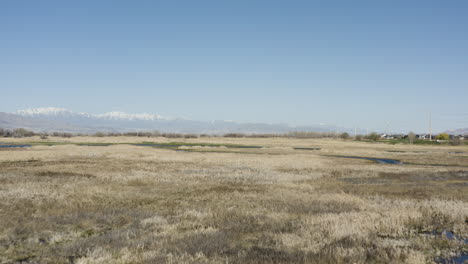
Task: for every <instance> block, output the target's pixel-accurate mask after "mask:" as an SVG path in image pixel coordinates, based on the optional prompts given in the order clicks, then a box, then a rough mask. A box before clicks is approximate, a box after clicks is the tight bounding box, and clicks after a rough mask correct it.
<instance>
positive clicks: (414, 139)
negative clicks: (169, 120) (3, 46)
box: [0, 128, 466, 145]
mask: <svg viewBox="0 0 468 264" xmlns="http://www.w3.org/2000/svg"><path fill="white" fill-rule="evenodd" d="M32 136H39V137H40V138H41V139H47V138H48V137H49V136H53V137H63V138H70V137H74V136H94V137H121V136H126V137H165V138H201V137H226V138H275V137H277V138H297V139H313V138H335V139H342V140H356V141H363V140H364V141H381V140H386V138H385V137H384V136H385V135H380V134H378V133H375V132H372V133H370V134H367V135H355V136H351V135H350V134H348V133H346V132H344V133H340V134H338V133H334V132H311V131H292V132H288V133H277V134H275V133H251V134H247V133H226V134H223V135H219V134H218V135H216V134H193V133H161V132H159V131H136V132H124V133H119V132H96V133H93V134H86V133H70V132H33V131H30V130H27V129H24V128H16V129H4V128H0V137H15V138H22V137H32ZM391 138H392V139H393V140H398V142H401V143H403V142H407V143H410V144H414V143H418V142H421V139H418V136H417V135H416V134H415V133H413V132H409V133H408V134H407V135H403V134H400V135H392V136H391ZM434 138H435V139H436V140H439V141H448V140H449V139H451V140H450V143H451V144H452V145H461V144H463V140H464V138H463V137H460V136H449V135H448V134H446V133H441V134H438V135H436V136H435V137H434ZM465 139H466V137H465Z"/></svg>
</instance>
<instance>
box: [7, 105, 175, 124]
mask: <svg viewBox="0 0 468 264" xmlns="http://www.w3.org/2000/svg"><path fill="white" fill-rule="evenodd" d="M16 114H18V115H21V116H28V117H34V116H43V117H70V116H75V117H86V118H94V119H105V120H129V121H133V120H139V121H155V120H166V119H167V118H164V117H162V116H160V115H156V114H148V113H140V114H129V113H124V112H118V111H115V112H108V113H104V114H88V113H76V112H72V111H70V110H68V109H65V108H59V107H39V108H28V109H23V110H18V111H17V112H16Z"/></svg>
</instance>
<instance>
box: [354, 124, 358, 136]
mask: <svg viewBox="0 0 468 264" xmlns="http://www.w3.org/2000/svg"><path fill="white" fill-rule="evenodd" d="M356 136H357V127H356V126H354V138H356Z"/></svg>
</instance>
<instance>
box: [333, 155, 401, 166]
mask: <svg viewBox="0 0 468 264" xmlns="http://www.w3.org/2000/svg"><path fill="white" fill-rule="evenodd" d="M328 157H336V158H347V159H364V160H370V161H374V162H377V163H382V164H396V165H402V164H403V162H401V161H399V160H394V159H380V158H369V157H357V156H336V155H334V156H328Z"/></svg>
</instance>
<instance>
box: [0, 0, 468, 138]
mask: <svg viewBox="0 0 468 264" xmlns="http://www.w3.org/2000/svg"><path fill="white" fill-rule="evenodd" d="M0 34H1V35H0V36H1V37H0V38H1V41H0V96H1V99H0V111H4V112H12V111H16V110H18V109H22V108H27V107H40V106H56V107H64V108H68V109H70V110H73V111H85V112H90V113H102V112H107V111H114V110H119V111H125V112H131V113H135V112H151V113H156V114H161V115H166V116H184V117H188V118H191V119H196V120H236V121H254V122H274V123H290V124H296V125H307V124H314V123H328V124H336V125H340V126H345V127H354V126H358V127H361V128H369V129H371V130H380V131H382V130H384V129H385V128H386V125H387V122H389V123H390V127H391V130H395V131H397V130H398V131H408V130H414V131H425V130H426V127H427V116H428V112H432V115H433V119H434V120H433V123H434V128H435V130H444V129H449V128H460V127H468V1H462V0H460V1H440V0H438V1H435V0H434V1H431V0H424V1H407V0H404V1H375V0H369V1H360V0H356V1H344V0H343V1H320V2H319V1H275V0H265V1H255V0H245V1H244V0H235V1H219V0H213V1H204V0H200V1H198V0H197V1H191V0H187V1H178V0H174V1H156V0H154V1H115V0H113V1H110V0H109V1H104V0H99V1H84V0H80V1H47V0H41V1H23V0H5V1H0Z"/></svg>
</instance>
